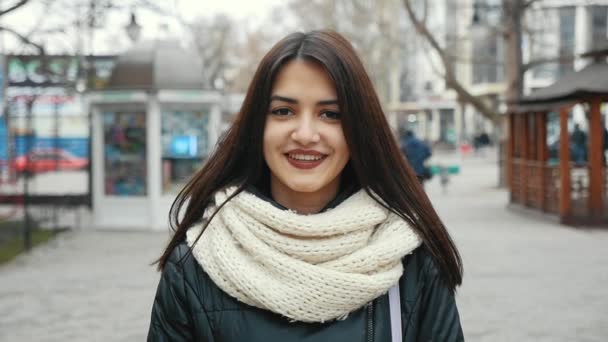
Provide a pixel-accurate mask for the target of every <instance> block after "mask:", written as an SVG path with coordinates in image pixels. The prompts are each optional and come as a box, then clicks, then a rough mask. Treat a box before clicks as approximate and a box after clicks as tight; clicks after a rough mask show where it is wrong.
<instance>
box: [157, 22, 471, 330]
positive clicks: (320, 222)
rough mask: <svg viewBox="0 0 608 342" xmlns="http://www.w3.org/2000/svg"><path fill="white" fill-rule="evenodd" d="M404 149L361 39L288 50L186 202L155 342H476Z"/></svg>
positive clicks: (270, 66) (271, 60) (267, 70)
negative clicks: (358, 49) (466, 330)
mask: <svg viewBox="0 0 608 342" xmlns="http://www.w3.org/2000/svg"><path fill="white" fill-rule="evenodd" d="M398 153H399V148H398V145H397V143H396V141H395V140H394V139H393V138H392V134H391V131H390V127H389V125H388V123H387V121H386V117H385V116H384V113H383V112H382V109H381V106H380V102H379V101H378V98H377V95H376V93H375V91H374V89H373V87H372V83H371V81H370V79H369V77H368V75H367V74H366V73H365V69H364V68H363V65H362V63H361V61H360V60H359V58H358V57H357V55H356V53H355V52H354V50H353V48H352V46H351V45H350V43H349V42H348V41H346V40H345V39H344V38H343V37H342V36H340V35H339V34H337V33H335V32H333V31H312V32H309V33H305V34H304V33H294V34H290V35H288V36H287V37H285V38H284V39H283V40H281V41H280V42H278V43H277V44H276V45H275V46H274V47H273V48H272V49H271V50H270V51H269V52H268V53H267V54H266V56H265V57H264V58H263V59H262V61H261V62H260V65H259V66H258V69H257V71H256V73H255V75H254V77H253V81H252V84H251V85H250V87H249V91H248V93H247V95H246V97H245V100H244V102H243V106H242V108H241V111H240V113H239V114H238V117H237V119H236V121H235V122H234V124H233V125H232V126H231V127H230V128H229V130H228V131H227V132H226V134H225V135H224V136H223V138H222V139H221V141H220V142H219V144H218V146H217V148H216V150H215V151H214V152H213V154H212V155H211V156H210V157H209V160H208V161H207V162H206V164H205V165H204V166H203V168H202V169H201V170H200V171H198V172H197V173H196V174H195V175H194V176H193V177H192V180H191V181H190V182H189V184H188V185H187V186H186V187H185V188H184V189H183V190H182V192H180V194H179V195H178V196H177V199H176V200H175V202H174V203H173V206H172V210H171V222H172V226H173V227H174V229H175V234H174V235H173V237H172V238H171V240H170V242H169V243H168V245H167V246H166V248H165V250H164V252H163V254H162V256H161V257H160V259H159V268H160V269H161V270H162V275H161V279H160V283H159V285H158V289H157V293H156V297H155V300H154V305H153V309H152V318H151V322H150V329H149V332H148V341H215V342H222V341H249V342H256V341H335V342H337V341H359V340H362V337H364V338H365V339H366V340H369V341H372V340H373V341H389V340H391V337H392V339H393V341H402V340H403V341H422V340H424V341H430V340H436V341H462V340H463V335H462V329H461V326H460V320H459V316H458V311H457V309H456V304H455V300H454V290H455V288H456V286H458V285H459V284H460V283H461V280H462V264H461V259H460V256H459V254H458V251H457V249H456V247H455V245H454V243H453V242H452V240H451V238H450V236H449V234H448V232H447V231H446V229H445V227H444V225H443V223H442V222H441V220H440V219H439V217H438V216H437V214H436V213H435V210H434V209H433V208H432V206H431V203H430V202H429V200H428V198H427V197H426V195H425V193H424V192H423V190H422V187H421V186H420V184H418V182H417V180H416V179H415V178H413V177H412V175H410V173H408V172H407V167H406V164H405V162H404V159H403V158H398V157H397V155H398ZM387 292H388V294H387ZM389 309H390V310H389ZM389 312H390V314H389ZM362 334H365V335H364V336H362ZM402 335H403V336H402Z"/></svg>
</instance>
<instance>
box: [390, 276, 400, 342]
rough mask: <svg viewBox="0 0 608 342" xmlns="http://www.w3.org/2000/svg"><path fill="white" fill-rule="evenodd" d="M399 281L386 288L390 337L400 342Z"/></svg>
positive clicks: (395, 341)
mask: <svg viewBox="0 0 608 342" xmlns="http://www.w3.org/2000/svg"><path fill="white" fill-rule="evenodd" d="M400 297H401V296H400V294H399V283H397V284H396V285H395V286H393V287H391V288H390V289H388V304H389V310H390V313H391V337H392V341H393V342H402V341H403V338H402V337H401V298H400Z"/></svg>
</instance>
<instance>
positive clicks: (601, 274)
mask: <svg viewBox="0 0 608 342" xmlns="http://www.w3.org/2000/svg"><path fill="white" fill-rule="evenodd" d="M496 175H497V172H496V167H495V163H492V162H488V161H487V160H485V159H475V158H473V159H472V160H470V161H467V162H463V163H462V173H461V174H460V175H457V176H455V177H452V179H451V182H450V184H449V186H448V191H447V194H443V193H442V191H441V188H440V186H439V182H438V180H437V179H433V180H432V181H431V184H429V186H428V187H427V192H428V193H429V195H430V197H431V199H432V201H433V203H434V204H435V206H436V209H437V210H438V212H439V214H440V216H441V217H442V218H443V219H444V223H445V224H446V225H447V226H448V229H449V230H450V232H451V234H452V236H453V238H454V239H455V241H456V243H457V245H458V247H459V249H460V252H461V254H462V257H463V261H464V267H465V276H464V283H463V286H462V287H461V288H460V289H459V291H458V296H457V300H458V305H459V310H460V314H461V320H462V323H463V328H464V331H465V335H466V337H467V340H468V341H492V342H501V341H547V342H548V341H551V342H560V341H563V342H566V341H568V342H570V341H598V342H599V341H607V340H608V286H607V284H608V247H607V246H608V229H606V228H608V227H604V229H603V230H602V229H597V228H596V229H581V228H578V229H576V228H571V227H564V226H560V225H559V224H557V223H556V222H555V221H551V220H550V219H547V218H542V217H538V216H537V215H530V214H523V213H521V212H513V211H512V210H508V209H506V204H507V203H508V194H507V193H506V192H505V191H503V190H497V189H496V187H495V185H496V183H497V182H496V180H497V176H496Z"/></svg>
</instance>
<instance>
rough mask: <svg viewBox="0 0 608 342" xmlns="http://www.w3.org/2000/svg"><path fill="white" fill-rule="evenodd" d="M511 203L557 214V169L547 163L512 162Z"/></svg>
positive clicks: (531, 161) (517, 160)
mask: <svg viewBox="0 0 608 342" xmlns="http://www.w3.org/2000/svg"><path fill="white" fill-rule="evenodd" d="M512 164H513V165H512V166H513V167H512V169H511V170H512V174H511V202H513V203H519V204H522V205H524V206H527V207H531V208H536V209H540V210H542V211H547V212H552V213H558V208H559V195H558V194H559V185H560V183H559V168H558V167H557V166H554V165H549V164H547V163H543V162H539V161H533V160H527V161H524V160H522V159H513V160H512Z"/></svg>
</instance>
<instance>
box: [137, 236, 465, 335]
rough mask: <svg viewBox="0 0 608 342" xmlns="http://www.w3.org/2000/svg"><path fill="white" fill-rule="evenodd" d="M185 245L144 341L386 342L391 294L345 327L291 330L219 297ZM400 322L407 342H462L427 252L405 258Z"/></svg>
mask: <svg viewBox="0 0 608 342" xmlns="http://www.w3.org/2000/svg"><path fill="white" fill-rule="evenodd" d="M187 251H188V246H187V245H186V244H185V243H182V244H181V245H179V246H178V247H177V248H176V249H175V250H174V251H173V254H172V255H171V257H170V259H169V262H168V263H167V265H166V267H165V269H164V270H163V272H162V275H161V279H160V283H159V284H158V290H157V293H156V298H155V299H154V306H153V308H152V320H151V322H150V330H149V332H148V341H173V342H179V341H197V342H275V341H277V342H279V341H280V342H285V341H330V342H359V341H361V342H368V341H378V342H390V341H391V334H390V316H389V304H388V295H386V294H385V295H383V296H380V297H378V298H376V299H375V300H374V301H373V302H372V303H370V304H368V305H366V306H364V307H362V308H361V309H359V310H357V311H355V312H352V313H351V314H350V315H349V316H348V318H347V319H346V320H343V321H331V322H326V323H323V324H320V323H302V322H295V323H290V322H289V321H288V319H286V318H284V317H282V316H280V315H278V314H275V313H272V312H269V311H265V310H261V309H257V308H254V307H251V306H248V305H246V304H243V303H241V302H239V301H237V300H236V299H234V298H232V297H230V296H228V295H227V294H226V293H224V292H223V291H222V290H220V289H219V288H218V287H217V286H216V285H215V284H214V283H213V281H212V280H211V279H210V278H209V276H208V275H207V273H205V271H204V270H203V269H202V268H201V267H200V265H199V264H198V263H197V262H196V260H195V259H194V258H193V257H192V256H191V255H188V256H187V257H186V258H184V259H183V260H182V261H181V262H180V259H181V257H182V256H184V255H185V254H186V253H187ZM403 264H404V268H405V271H404V276H402V277H401V280H400V281H399V285H400V290H401V319H402V322H403V325H402V328H403V340H404V341H463V340H464V337H463V334H462V329H461V326H460V319H459V316H458V310H457V309H456V303H455V301H454V295H453V293H452V292H451V291H450V290H449V289H447V288H446V287H445V286H444V285H443V283H442V281H441V279H440V275H439V272H438V269H437V268H436V267H435V264H434V263H433V261H432V259H431V257H430V255H429V254H428V252H427V251H426V249H425V248H424V247H419V248H418V249H416V250H415V251H414V252H413V253H412V254H410V255H408V256H406V257H405V258H404V259H403Z"/></svg>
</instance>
